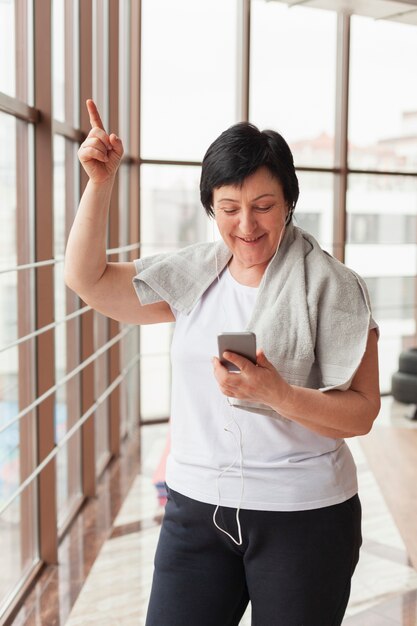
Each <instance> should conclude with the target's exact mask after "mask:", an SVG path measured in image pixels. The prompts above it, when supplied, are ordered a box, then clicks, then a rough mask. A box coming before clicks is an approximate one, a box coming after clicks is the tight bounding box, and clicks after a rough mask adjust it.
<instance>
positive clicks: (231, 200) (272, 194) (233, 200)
mask: <svg viewBox="0 0 417 626" xmlns="http://www.w3.org/2000/svg"><path fill="white" fill-rule="evenodd" d="M266 196H268V197H272V198H275V194H274V193H263V194H261V195H260V196H257V197H256V198H253V200H251V202H256V200H260V199H261V198H265V197H266ZM224 201H226V202H239V200H236V199H235V198H220V200H218V202H224Z"/></svg>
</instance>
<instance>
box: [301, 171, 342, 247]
mask: <svg viewBox="0 0 417 626" xmlns="http://www.w3.org/2000/svg"><path fill="white" fill-rule="evenodd" d="M297 176H298V183H299V187H300V198H299V200H298V203H297V206H296V208H295V212H294V222H295V224H296V225H297V226H299V227H300V228H302V229H303V230H306V231H307V232H309V233H311V234H312V235H313V237H315V238H316V239H317V241H318V242H319V243H320V245H321V246H322V247H323V248H324V249H325V250H327V251H328V252H330V253H331V252H332V250H333V184H334V177H333V175H332V174H323V173H321V172H299V173H298V175H297Z"/></svg>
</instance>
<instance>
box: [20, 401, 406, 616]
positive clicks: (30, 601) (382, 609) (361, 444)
mask: <svg viewBox="0 0 417 626" xmlns="http://www.w3.org/2000/svg"><path fill="white" fill-rule="evenodd" d="M406 412H407V407H404V406H400V405H398V404H396V403H393V401H392V400H391V399H390V398H385V399H383V406H382V409H381V414H380V416H379V418H378V420H377V422H376V425H375V427H374V429H373V430H372V432H371V433H370V434H369V435H367V436H366V437H361V438H356V439H353V440H349V445H350V447H351V450H352V453H353V455H354V457H355V460H356V463H357V466H358V475H359V482H360V495H361V500H362V507H363V537H364V543H363V547H362V551H361V559H360V562H359V565H358V567H357V570H356V572H355V576H354V579H353V585H352V594H351V598H350V602H349V606H348V610H347V613H346V617H345V620H344V625H346V626H388V625H393V624H397V625H398V624H402V625H404V626H417V537H416V535H417V533H416V531H415V529H416V526H417V480H416V479H417V423H416V422H412V421H410V420H408V419H407V418H406V417H405V416H404V415H405V414H406ZM165 434H166V426H157V427H152V428H144V429H143V433H142V450H143V451H145V452H143V453H142V459H141V462H139V442H138V441H137V440H135V441H133V442H132V443H131V444H129V446H126V449H125V451H124V455H123V457H122V458H121V459H120V461H118V462H117V463H115V464H114V465H113V466H112V468H111V470H110V472H109V473H108V475H107V476H106V477H105V479H104V480H103V483H102V485H101V486H100V493H99V495H98V498H97V499H96V500H94V501H93V502H90V503H89V504H88V506H87V507H85V509H84V511H83V514H82V515H81V516H80V517H79V518H78V519H77V521H76V523H75V524H74V525H73V527H72V529H71V532H70V533H69V534H68V535H67V536H66V538H65V539H64V541H63V542H62V544H61V546H60V555H59V560H60V565H59V567H49V568H47V569H46V570H45V571H44V574H43V576H42V577H41V579H40V580H39V582H38V584H37V586H36V587H35V588H34V590H33V591H32V593H31V594H30V595H29V596H28V598H27V600H26V602H25V604H24V606H23V607H22V609H21V610H20V612H19V614H18V615H17V617H16V618H15V620H14V621H13V622H12V623H13V624H14V625H19V626H23V625H24V626H35V625H36V626H39V625H42V626H48V625H51V626H52V625H58V624H59V625H63V624H66V625H67V626H88V625H90V624H95V625H97V626H98V625H100V626H119V625H120V626H133V625H135V626H139V625H141V624H144V616H145V613H146V606H147V601H148V596H149V590H150V583H151V576H152V568H153V556H154V551H155V546H156V542H157V538H158V533H159V524H160V521H161V518H162V514H163V509H162V508H161V507H160V506H159V504H158V502H157V499H156V496H155V489H154V487H153V485H152V483H151V475H152V473H153V470H154V468H155V465H156V463H157V462H158V459H159V457H160V454H161V452H162V449H163V446H164V444H165ZM412 564H414V567H413V565H412ZM249 625H250V607H249V608H248V610H247V612H246V614H245V616H244V618H243V619H242V621H241V626H249Z"/></svg>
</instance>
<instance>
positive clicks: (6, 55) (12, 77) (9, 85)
mask: <svg viewBox="0 0 417 626" xmlns="http://www.w3.org/2000/svg"><path fill="white" fill-rule="evenodd" d="M14 51H15V2H14V1H13V0H3V1H2V2H0V59H1V72H0V91H3V92H4V93H7V94H8V95H9V96H14V95H15V91H16V66H15V56H14Z"/></svg>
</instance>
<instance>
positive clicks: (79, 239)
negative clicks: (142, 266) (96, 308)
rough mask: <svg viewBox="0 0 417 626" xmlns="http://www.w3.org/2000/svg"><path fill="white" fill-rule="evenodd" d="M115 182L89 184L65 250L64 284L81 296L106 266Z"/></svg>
mask: <svg viewBox="0 0 417 626" xmlns="http://www.w3.org/2000/svg"><path fill="white" fill-rule="evenodd" d="M113 182H114V179H113V178H112V179H110V180H108V181H106V182H104V183H100V184H94V183H93V182H92V181H89V182H88V184H87V186H86V188H85V191H84V193H83V196H82V198H81V201H80V205H79V207H78V211H77V214H76V216H75V219H74V223H73V225H72V228H71V231H70V234H69V237H68V242H67V247H66V251H65V282H66V283H67V285H69V286H70V287H71V288H72V289H74V291H76V292H77V293H80V292H81V291H84V290H88V289H89V288H90V287H92V286H94V285H95V284H96V283H97V281H98V280H99V279H100V277H101V276H102V274H103V272H104V271H105V269H106V266H107V260H106V241H107V220H108V211H109V206H110V198H111V193H112V189H113Z"/></svg>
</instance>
